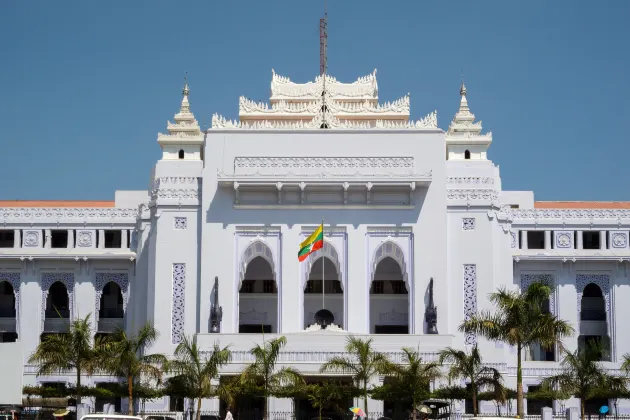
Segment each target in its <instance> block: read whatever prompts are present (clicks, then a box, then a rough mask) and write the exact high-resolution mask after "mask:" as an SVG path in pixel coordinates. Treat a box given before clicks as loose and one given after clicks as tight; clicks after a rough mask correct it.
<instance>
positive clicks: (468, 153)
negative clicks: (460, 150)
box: [464, 150, 470, 160]
mask: <svg viewBox="0 0 630 420" xmlns="http://www.w3.org/2000/svg"><path fill="white" fill-rule="evenodd" d="M464 159H467V160H468V159H470V150H466V151H465V152H464Z"/></svg>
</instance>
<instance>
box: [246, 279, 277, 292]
mask: <svg viewBox="0 0 630 420" xmlns="http://www.w3.org/2000/svg"><path fill="white" fill-rule="evenodd" d="M239 293H278V287H277V286H276V281H275V280H243V284H242V285H241V289H240V290H239Z"/></svg>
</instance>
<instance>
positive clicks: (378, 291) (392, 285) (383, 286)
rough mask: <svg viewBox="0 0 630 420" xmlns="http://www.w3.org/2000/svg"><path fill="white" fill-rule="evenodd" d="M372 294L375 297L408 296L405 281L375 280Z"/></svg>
mask: <svg viewBox="0 0 630 420" xmlns="http://www.w3.org/2000/svg"><path fill="white" fill-rule="evenodd" d="M370 293H371V294H373V295H407V294H409V292H408V291H407V287H406V286H405V282H404V281H403V280H374V281H373V282H372V287H371V288H370Z"/></svg>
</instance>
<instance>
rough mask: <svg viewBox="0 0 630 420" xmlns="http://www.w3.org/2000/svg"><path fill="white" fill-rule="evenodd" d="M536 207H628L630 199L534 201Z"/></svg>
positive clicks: (629, 206) (629, 207)
mask: <svg viewBox="0 0 630 420" xmlns="http://www.w3.org/2000/svg"><path fill="white" fill-rule="evenodd" d="M534 208H537V209H630V201H536V202H535V203H534Z"/></svg>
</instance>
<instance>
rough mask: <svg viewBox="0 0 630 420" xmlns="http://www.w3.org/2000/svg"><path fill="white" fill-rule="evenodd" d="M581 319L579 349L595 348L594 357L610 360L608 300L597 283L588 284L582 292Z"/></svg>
mask: <svg viewBox="0 0 630 420" xmlns="http://www.w3.org/2000/svg"><path fill="white" fill-rule="evenodd" d="M580 321H581V325H580V336H579V337H578V349H579V350H582V351H590V350H593V354H591V356H592V357H595V358H596V359H597V360H600V361H610V338H609V337H608V325H607V323H606V300H605V298H604V294H603V293H602V289H601V288H600V287H599V286H598V285H596V284H595V283H589V284H588V285H586V287H585V288H584V292H583V293H582V301H581V302H580ZM590 346H594V348H592V349H589V347H590Z"/></svg>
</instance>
